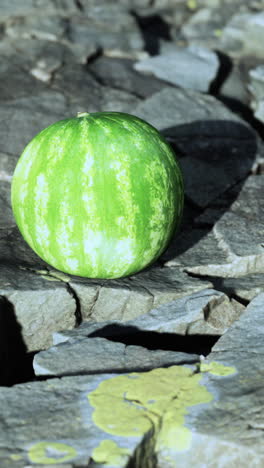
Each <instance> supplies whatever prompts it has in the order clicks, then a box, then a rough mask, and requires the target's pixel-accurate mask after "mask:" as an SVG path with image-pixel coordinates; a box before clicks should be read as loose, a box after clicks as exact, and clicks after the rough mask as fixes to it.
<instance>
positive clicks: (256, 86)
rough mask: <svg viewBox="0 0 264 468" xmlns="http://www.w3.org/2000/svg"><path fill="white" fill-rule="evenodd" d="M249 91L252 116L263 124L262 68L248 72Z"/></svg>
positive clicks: (263, 74)
mask: <svg viewBox="0 0 264 468" xmlns="http://www.w3.org/2000/svg"><path fill="white" fill-rule="evenodd" d="M249 75H250V84H249V91H250V92H251V96H252V99H251V107H252V109H253V110H254V115H255V117H256V118H257V119H259V120H260V121H261V122H264V66H263V65H259V66H258V67H257V68H255V69H253V70H250V72H249Z"/></svg>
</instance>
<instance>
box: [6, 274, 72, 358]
mask: <svg viewBox="0 0 264 468" xmlns="http://www.w3.org/2000/svg"><path fill="white" fill-rule="evenodd" d="M0 295H2V296H4V297H5V298H6V300H7V303H6V306H5V307H3V308H2V310H1V321H2V327H3V329H5V327H6V333H7V336H8V327H9V316H10V314H11V315H12V317H14V318H13V319H12V321H13V327H16V332H15V330H14V334H15V333H17V336H18V339H20V338H21V336H22V338H23V340H24V343H25V345H26V346H27V349H28V351H35V350H39V349H45V348H48V347H49V346H50V345H51V343H52V333H53V332H54V331H58V330H60V329H62V328H64V327H66V328H68V327H69V328H73V327H74V326H75V323H76V317H75V311H76V303H75V300H74V298H73V296H72V295H71V294H70V293H69V292H68V290H67V288H66V286H65V284H64V283H63V282H61V281H57V282H54V281H46V280H44V279H43V278H41V276H38V275H36V274H34V273H33V272H30V271H29V270H26V269H24V270H22V269H19V268H16V267H14V266H7V265H1V266H0ZM10 319H11V317H10ZM63 324H64V325H63ZM2 333H3V330H2ZM3 336H4V333H3ZM13 345H14V344H13ZM6 346H8V343H6V344H5V343H1V347H2V348H3V350H5V347H6ZM5 365H6V363H5Z"/></svg>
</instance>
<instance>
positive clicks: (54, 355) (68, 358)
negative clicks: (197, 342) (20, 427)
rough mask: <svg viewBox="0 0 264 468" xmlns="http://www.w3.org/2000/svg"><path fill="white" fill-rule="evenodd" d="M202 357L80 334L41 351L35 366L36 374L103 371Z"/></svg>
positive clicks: (147, 367)
mask: <svg viewBox="0 0 264 468" xmlns="http://www.w3.org/2000/svg"><path fill="white" fill-rule="evenodd" d="M198 361H199V355H198V354H191V353H190V354H188V353H183V352H174V351H162V350H159V349H156V350H148V349H146V348H144V347H143V346H133V345H130V346H126V345H125V344H123V343H118V342H114V341H111V340H109V339H106V338H99V337H97V338H96V337H94V338H89V337H88V338H85V337H80V338H78V339H76V340H68V341H67V342H64V343H61V344H58V345H57V346H53V347H51V348H49V349H48V350H47V351H41V352H40V353H37V354H36V355H35V356H34V361H33V367H34V371H35V374H36V375H45V376H50V375H54V376H57V377H60V376H63V375H83V374H100V373H103V372H115V373H119V372H122V373H124V372H141V371H146V370H151V369H154V368H156V367H169V366H172V365H174V364H187V363H189V364H192V363H195V362H198Z"/></svg>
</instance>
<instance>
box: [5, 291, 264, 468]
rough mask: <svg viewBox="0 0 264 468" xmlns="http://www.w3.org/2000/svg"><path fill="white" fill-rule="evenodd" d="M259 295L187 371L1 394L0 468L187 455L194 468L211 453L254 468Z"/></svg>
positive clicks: (50, 383) (55, 382)
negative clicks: (211, 348)
mask: <svg viewBox="0 0 264 468" xmlns="http://www.w3.org/2000/svg"><path fill="white" fill-rule="evenodd" d="M263 296H264V295H263V294H261V295H259V296H258V297H256V298H255V299H254V300H253V301H252V302H251V303H250V305H249V306H248V308H247V309H246V310H245V312H244V313H243V314H242V315H241V317H240V318H239V319H238V320H237V321H236V322H235V323H234V324H233V325H231V327H230V328H229V330H228V331H227V332H226V333H225V334H224V335H223V337H222V338H220V340H219V341H218V342H217V344H216V345H215V346H214V349H213V351H212V353H211V354H210V355H209V356H208V357H207V359H202V358H201V361H200V363H197V365H196V366H192V365H188V366H180V365H176V366H171V367H168V368H156V369H154V370H151V371H148V372H140V373H137V372H134V373H130V374H126V373H125V374H122V375H116V374H101V375H90V376H73V377H63V378H62V379H51V380H47V381H44V382H31V383H27V384H21V385H15V386H13V387H12V388H9V389H7V388H1V389H0V402H1V401H2V403H1V408H2V414H1V420H0V429H1V430H0V447H1V449H0V459H1V466H3V468H5V467H8V466H10V464H11V463H13V465H12V466H13V467H14V468H16V467H21V466H22V465H23V464H24V465H25V464H28V463H29V464H33V466H34V465H35V464H43V463H46V464H47V465H50V464H55V463H56V462H57V463H60V462H65V463H66V462H67V463H68V465H69V466H70V467H77V466H78V467H82V466H87V463H88V461H89V462H90V463H92V461H93V462H97V463H100V466H112V467H122V466H124V467H125V466H127V463H128V461H130V462H131V463H132V466H145V465H144V463H145V462H146V460H148V461H149V463H151V466H155V464H157V463H158V464H159V466H165V467H167V466H168V467H170V466H173V464H174V463H176V461H177V463H180V464H182V465H183V466H186V465H188V464H189V463H190V462H194V457H196V458H195V459H196V466H198V467H200V466H204V465H205V464H206V463H208V461H209V458H210V457H211V456H212V454H213V457H217V460H219V456H220V459H221V457H224V458H223V460H226V461H227V460H228V463H230V460H231V461H232V462H234V463H235V464H237V462H238V461H239V466H242V467H243V468H244V467H246V466H248V463H250V462H251V463H252V464H253V466H256V467H257V468H258V467H259V468H260V467H261V466H262V465H263V461H264V449H263V443H262V431H261V428H262V427H263V412H262V411H261V410H262V407H263V403H264V402H263V391H262V387H263V376H262V374H261V368H262V367H261V359H262V357H261V356H262V350H263V340H262V337H263V326H264V323H263V314H262V308H263V300H264V297H263ZM252 323H253V324H254V326H252ZM252 395H254V398H252ZM18 405H19V412H17V407H18ZM40 410H41V411H40ZM51 411H52V424H50V419H51V413H50V412H51ZM7 447H8V448H7ZM135 460H137V462H136V461H135ZM224 463H225V462H224ZM91 466H92V465H91Z"/></svg>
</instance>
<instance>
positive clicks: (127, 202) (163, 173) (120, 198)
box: [11, 112, 183, 279]
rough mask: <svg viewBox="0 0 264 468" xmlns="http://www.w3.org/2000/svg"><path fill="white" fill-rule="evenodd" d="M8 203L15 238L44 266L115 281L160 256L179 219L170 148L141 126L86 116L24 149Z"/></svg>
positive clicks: (177, 173)
mask: <svg viewBox="0 0 264 468" xmlns="http://www.w3.org/2000/svg"><path fill="white" fill-rule="evenodd" d="M11 203H12V209H13V213H14V217H15V220H16V223H17V226H18V228H19V230H20V232H21V234H22V236H23V237H24V239H25V240H26V242H27V243H28V244H29V246H30V247H31V248H32V249H33V250H34V251H35V252H36V253H37V255H38V256H39V257H41V258H42V259H43V260H44V261H45V262H47V263H48V264H49V265H51V266H52V267H54V268H56V269H58V270H60V271H62V272H65V273H69V274H72V275H77V276H83V277H88V278H105V279H106V278H120V277H123V276H128V275H132V274H134V273H136V272H139V271H140V270H142V269H143V268H145V267H146V266H147V265H150V264H151V263H152V262H154V261H155V260H156V259H157V258H158V257H159V256H160V254H161V253H162V252H163V251H164V249H165V248H166V247H167V245H168V243H169V241H170V239H171V237H172V235H173V233H174V232H175V230H176V229H177V227H178V226H179V223H180V220H181V216H182V210H183V178H182V174H181V170H180V168H179V164H178V162H177V160H176V156H175V154H174V152H173V150H172V148H171V147H170V146H169V145H168V143H167V142H166V141H165V139H164V138H163V137H162V135H161V134H160V133H159V132H158V131H157V130H156V129H155V128H154V127H152V126H151V125H150V124H148V123H147V122H145V121H144V120H141V119H139V118H137V117H135V116H133V115H130V114H125V113H120V112H96V113H90V114H89V113H86V112H83V113H79V114H78V115H77V116H76V117H74V118H68V119H65V120H60V121H58V122H56V123H54V124H52V125H50V126H49V127H47V128H45V129H44V130H42V131H41V132H40V133H39V134H37V135H36V136H35V137H34V138H33V139H32V140H31V142H30V143H29V144H28V145H27V146H26V148H25V149H24V151H23V153H22V155H21V156H20V158H19V160H18V163H17V166H16V168H15V171H14V175H13V179H12V187H11Z"/></svg>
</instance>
